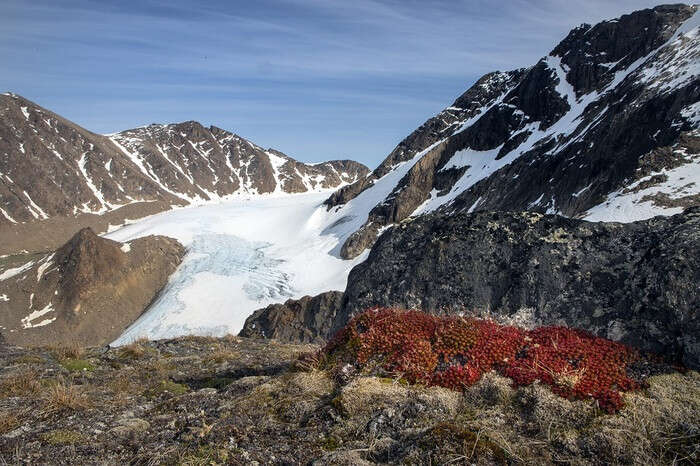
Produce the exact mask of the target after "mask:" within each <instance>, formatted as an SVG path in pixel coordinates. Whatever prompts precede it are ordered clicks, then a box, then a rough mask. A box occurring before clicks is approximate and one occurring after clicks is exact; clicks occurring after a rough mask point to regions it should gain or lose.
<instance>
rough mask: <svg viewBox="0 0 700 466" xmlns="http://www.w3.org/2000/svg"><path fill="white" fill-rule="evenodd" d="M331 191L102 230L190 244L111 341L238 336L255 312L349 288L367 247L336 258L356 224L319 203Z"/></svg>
mask: <svg viewBox="0 0 700 466" xmlns="http://www.w3.org/2000/svg"><path fill="white" fill-rule="evenodd" d="M327 196H328V193H327V192H324V193H310V194H309V193H304V194H281V195H268V196H250V197H248V198H238V199H231V200H226V201H221V202H218V203H208V204H205V205H200V206H196V207H195V206H189V207H183V208H176V209H173V210H169V211H166V212H161V213H159V214H156V215H152V216H150V217H146V218H144V219H141V220H138V221H135V222H133V223H130V224H128V225H124V226H122V227H120V228H118V229H116V230H113V231H111V232H109V233H107V234H105V235H104V236H105V237H107V238H109V239H113V240H115V241H120V242H128V241H131V240H133V239H135V238H138V237H142V236H147V235H165V236H170V237H173V238H176V239H177V240H179V241H180V242H181V243H182V244H183V245H184V246H185V247H186V248H187V253H186V255H185V258H184V259H183V262H182V264H181V265H180V267H179V268H178V269H177V270H176V272H175V273H174V274H173V275H172V276H171V277H170V280H169V282H168V284H167V285H166V286H165V287H164V289H163V290H162V291H161V292H160V294H159V296H158V297H157V298H156V299H155V300H154V302H153V303H152V304H151V305H150V306H149V308H148V309H147V310H146V311H145V312H144V313H143V314H142V315H141V317H139V319H137V321H136V322H134V323H133V324H132V325H131V326H130V327H129V328H128V329H126V331H125V332H124V333H123V334H122V335H121V336H120V337H119V338H117V339H116V340H115V341H114V342H113V343H112V345H114V346H119V345H123V344H128V343H130V342H131V341H134V340H136V339H139V338H143V337H145V338H148V339H161V338H171V337H175V336H181V335H213V336H221V335H225V334H229V333H231V334H236V333H238V332H239V331H240V329H241V328H242V327H243V324H244V323H245V319H246V318H247V317H248V316H249V315H250V314H251V313H252V312H253V311H254V310H256V309H259V308H261V307H265V306H267V305H269V304H272V303H277V302H282V301H285V300H286V299H289V298H300V297H302V296H305V295H315V294H318V293H321V292H324V291H329V290H341V291H342V290H344V289H345V285H346V284H347V278H348V273H349V272H350V269H352V267H354V266H355V265H356V264H358V263H360V262H362V261H363V260H364V259H365V258H366V257H367V252H365V254H362V255H360V256H359V257H357V258H356V259H354V260H351V261H347V260H343V259H340V258H339V257H338V255H337V250H338V245H339V242H340V241H341V240H342V239H344V237H345V236H347V234H349V233H350V232H351V230H350V229H351V225H347V224H344V223H343V222H338V214H339V212H336V213H333V212H328V211H327V210H326V208H325V206H322V205H321V204H322V202H323V201H324V200H325V198H326V197H327ZM350 223H352V222H350Z"/></svg>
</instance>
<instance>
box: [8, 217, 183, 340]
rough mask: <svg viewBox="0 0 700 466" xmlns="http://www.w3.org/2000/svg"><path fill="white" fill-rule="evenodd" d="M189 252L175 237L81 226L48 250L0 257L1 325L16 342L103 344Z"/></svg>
mask: <svg viewBox="0 0 700 466" xmlns="http://www.w3.org/2000/svg"><path fill="white" fill-rule="evenodd" d="M184 254H185V250H184V248H183V247H182V246H181V245H180V243H178V242H177V241H176V240H174V239H172V238H167V237H164V236H147V237H144V238H139V239H136V240H134V241H131V242H129V243H124V244H122V243H118V242H116V241H112V240H108V239H105V238H100V237H98V236H97V235H95V233H93V232H92V230H90V229H88V228H86V229H83V230H80V231H79V232H78V233H76V234H75V236H74V237H73V238H72V239H71V240H70V241H68V242H67V243H66V244H65V245H64V246H62V247H61V248H59V249H58V250H56V251H55V252H54V253H51V254H34V255H33V256H32V257H30V258H27V257H17V256H10V257H9V258H5V259H4V261H3V262H4V263H3V264H0V267H2V268H1V269H0V270H2V271H1V272H0V332H1V333H3V334H4V336H5V338H6V339H7V341H8V342H10V343H13V344H19V345H40V344H62V343H69V342H77V343H79V344H82V345H101V344H105V343H109V342H111V341H112V340H114V339H115V338H116V337H118V336H119V335H120V334H121V333H122V332H123V331H124V330H125V329H126V327H127V326H128V325H130V324H131V323H132V322H133V321H134V320H135V319H136V318H137V317H138V316H139V315H140V314H141V313H142V312H143V311H144V310H145V308H146V307H147V306H148V305H149V304H150V303H151V301H152V300H153V299H154V298H155V296H156V295H157V293H158V292H159V291H160V289H161V288H162V287H163V286H164V285H165V284H166V283H167V281H168V277H169V276H170V275H171V274H172V273H173V272H174V271H175V269H176V268H177V266H178V265H179V264H180V262H181V261H182V258H183V256H184Z"/></svg>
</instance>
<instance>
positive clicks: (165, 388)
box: [148, 380, 189, 396]
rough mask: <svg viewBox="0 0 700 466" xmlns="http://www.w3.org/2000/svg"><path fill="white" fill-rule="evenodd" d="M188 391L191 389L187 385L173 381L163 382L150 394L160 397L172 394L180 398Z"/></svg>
mask: <svg viewBox="0 0 700 466" xmlns="http://www.w3.org/2000/svg"><path fill="white" fill-rule="evenodd" d="M188 391H189V387H188V386H187V385H183V384H181V383H177V382H173V381H172V380H161V382H160V383H159V384H157V385H156V386H154V387H152V388H151V389H150V390H149V391H148V394H149V395H151V396H158V395H162V394H163V393H170V394H171V395H175V396H179V395H184V394H185V393H187V392H188Z"/></svg>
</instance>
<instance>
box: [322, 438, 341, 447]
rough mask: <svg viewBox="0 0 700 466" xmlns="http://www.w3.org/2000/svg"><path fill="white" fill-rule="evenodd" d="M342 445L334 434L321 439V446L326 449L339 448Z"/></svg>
mask: <svg viewBox="0 0 700 466" xmlns="http://www.w3.org/2000/svg"><path fill="white" fill-rule="evenodd" d="M338 447H340V440H338V439H337V438H336V437H335V436H333V435H328V436H327V437H325V438H324V439H323V440H322V441H321V448H323V449H324V450H326V451H333V450H337V449H338Z"/></svg>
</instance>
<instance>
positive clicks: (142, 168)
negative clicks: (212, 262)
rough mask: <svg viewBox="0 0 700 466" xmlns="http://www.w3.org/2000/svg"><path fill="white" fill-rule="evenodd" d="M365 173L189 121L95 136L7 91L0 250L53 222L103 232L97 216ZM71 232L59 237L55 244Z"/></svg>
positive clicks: (1, 144)
mask: <svg viewBox="0 0 700 466" xmlns="http://www.w3.org/2000/svg"><path fill="white" fill-rule="evenodd" d="M367 172H368V170H367V168H366V167H365V166H363V165H362V164H359V163H357V162H353V161H350V160H335V161H330V162H323V163H318V164H304V163H301V162H298V161H296V160H294V159H292V158H291V157H288V156H287V155H285V154H283V153H281V152H279V151H276V150H273V149H263V148H262V147H260V146H257V145H255V144H253V143H252V142H250V141H248V140H246V139H244V138H242V137H240V136H238V135H236V134H233V133H230V132H228V131H225V130H223V129H220V128H217V127H214V126H211V127H209V128H206V127H204V126H202V125H201V124H199V123H197V122H194V121H188V122H183V123H176V124H169V125H161V124H152V125H149V126H146V127H142V128H136V129H132V130H127V131H122V132H120V133H116V134H111V135H107V136H103V135H98V134H95V133H92V132H90V131H88V130H86V129H84V128H81V127H80V126H78V125H76V124H75V123H73V122H71V121H68V120H67V119H65V118H63V117H61V116H59V115H57V114H55V113H53V112H51V111H49V110H46V109H44V108H42V107H40V106H38V105H37V104H35V103H33V102H31V101H29V100H27V99H25V98H23V97H21V96H19V95H16V94H10V93H6V94H2V95H0V240H2V241H1V242H2V243H3V247H0V253H8V252H17V251H19V250H21V249H27V248H26V247H23V246H22V244H21V243H22V240H21V239H20V238H21V237H22V238H24V239H25V241H26V238H27V236H32V235H40V236H41V231H40V230H42V229H46V228H45V226H46V225H49V224H50V225H52V226H54V225H55V224H60V223H62V222H61V220H62V219H67V223H70V224H72V225H75V224H78V225H80V226H92V227H95V228H97V227H100V228H99V230H98V231H104V229H106V227H105V228H104V229H103V228H102V227H103V226H104V225H103V224H104V223H105V222H100V221H99V220H98V219H99V218H101V217H105V218H108V220H107V224H109V223H110V222H111V223H112V224H120V223H123V222H124V220H125V219H126V218H128V219H132V220H133V219H135V218H139V217H143V216H145V215H149V214H152V213H154V212H157V211H162V210H166V209H168V208H171V207H172V206H178V205H180V206H182V205H188V204H198V203H203V202H208V201H213V200H220V199H222V198H226V197H231V196H249V195H259V194H275V193H278V194H279V193H304V192H322V191H324V190H331V189H333V188H336V187H339V186H342V185H344V184H348V183H352V182H354V181H357V180H358V179H360V178H363V177H364V176H365V175H366V174H367ZM35 224H37V225H39V226H38V227H35V226H34V225H35ZM28 225H29V226H28ZM29 230H31V231H29ZM59 231H60V230H59ZM73 233H75V229H74V230H72V231H70V232H69V233H67V235H66V234H63V235H59V236H62V238H61V239H60V241H61V243H59V244H62V242H64V241H66V240H67V239H68V238H69V237H70V235H72V234H73ZM56 246H58V244H56Z"/></svg>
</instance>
